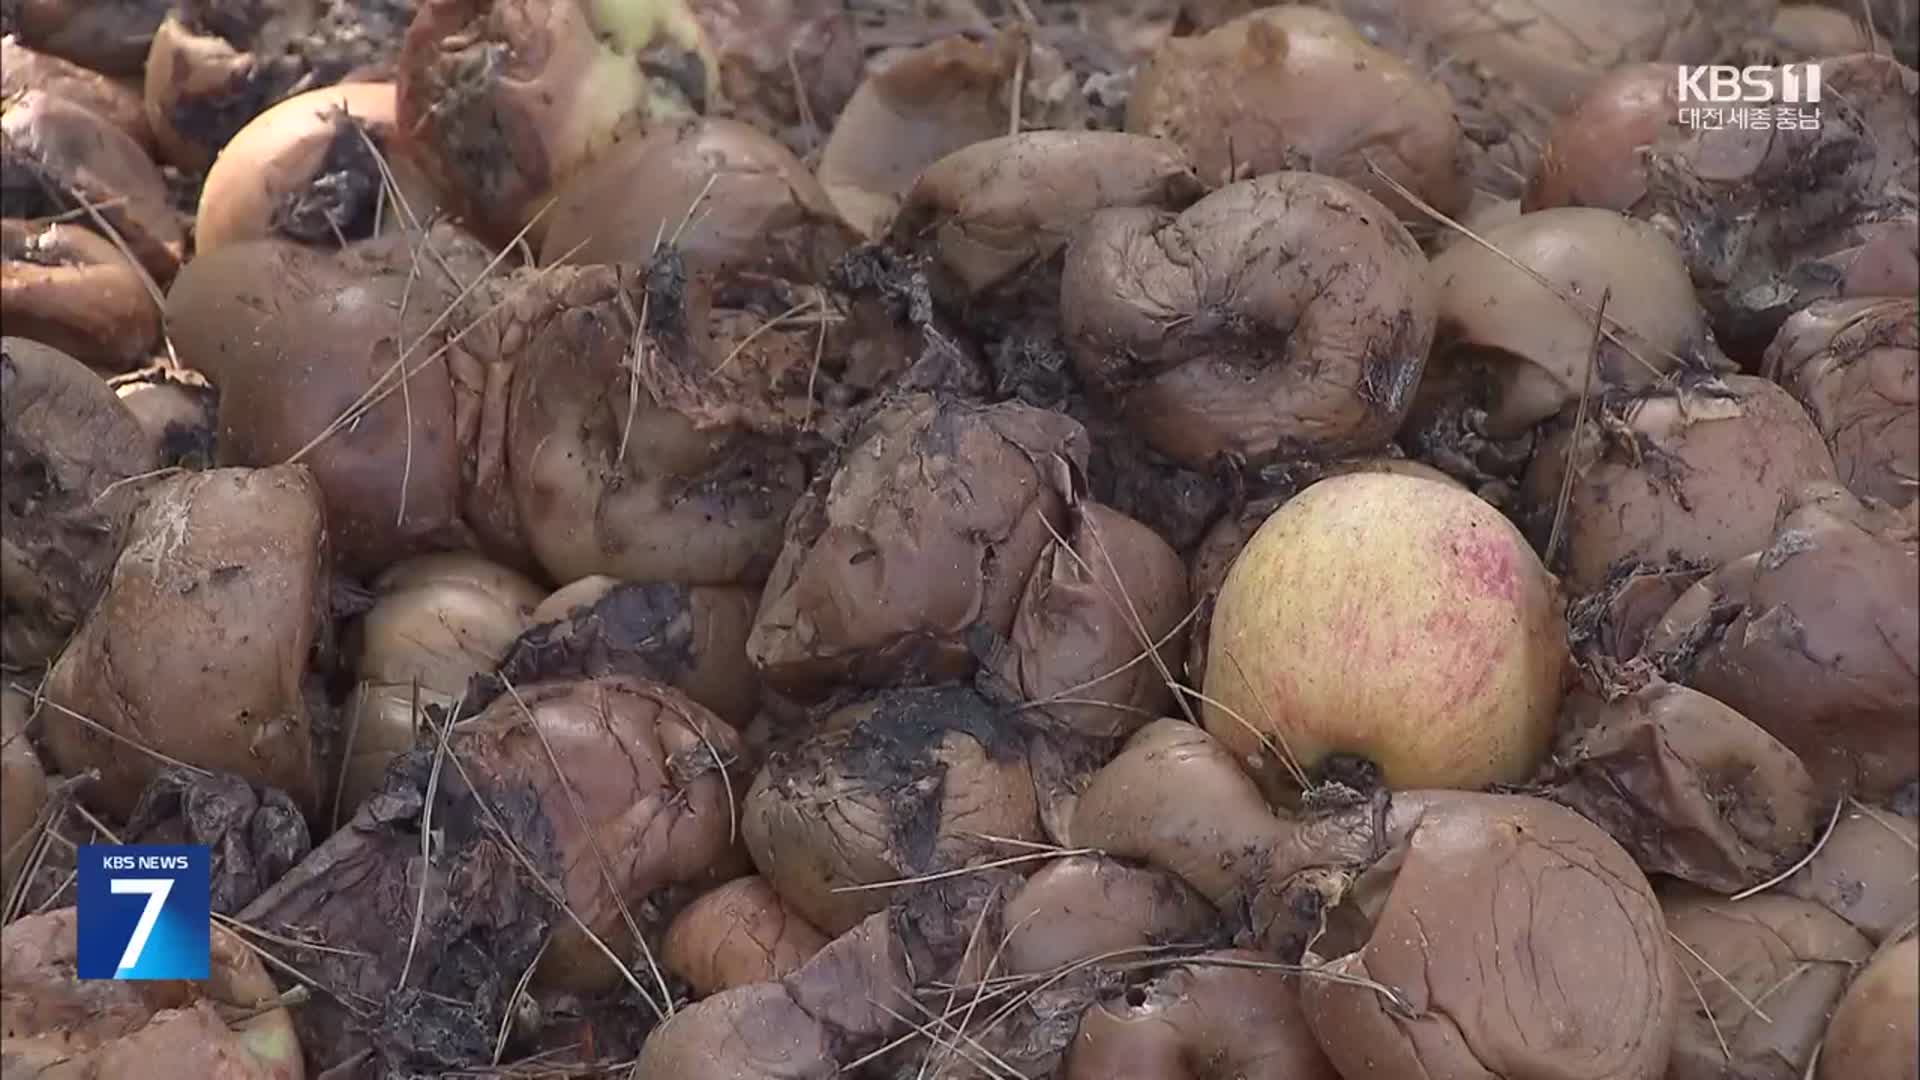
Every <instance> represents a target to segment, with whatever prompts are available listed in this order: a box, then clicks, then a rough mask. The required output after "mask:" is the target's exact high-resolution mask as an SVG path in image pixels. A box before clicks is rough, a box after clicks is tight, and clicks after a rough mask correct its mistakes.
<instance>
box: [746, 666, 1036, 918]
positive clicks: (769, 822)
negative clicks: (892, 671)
mask: <svg viewBox="0 0 1920 1080" xmlns="http://www.w3.org/2000/svg"><path fill="white" fill-rule="evenodd" d="M994 724H995V718H994V716H993V706H992V705H990V704H989V703H988V702H987V700H986V699H985V698H983V697H980V696H979V695H978V694H975V693H974V692H973V691H971V690H967V689H964V688H961V687H941V688H934V689H926V690H893V691H882V692H881V693H880V694H879V695H876V696H875V697H873V698H870V699H867V700H865V701H862V702H859V703H857V704H854V705H850V706H847V707H846V708H843V709H840V710H837V711H836V713H835V714H834V715H833V716H831V717H830V718H829V719H828V720H827V721H826V722H825V725H826V726H825V728H824V730H820V731H817V732H815V733H814V734H812V735H811V736H810V737H809V738H807V739H806V740H805V741H804V742H801V743H800V744H798V745H797V746H795V747H794V748H793V749H792V750H791V751H787V752H778V751H776V752H775V753H773V754H771V755H769V757H768V759H767V763H766V765H765V766H764V767H763V768H762V769H761V770H760V773H759V775H758V776H757V777H755V779H754V782H753V787H752V789H751V790H750V791H748V793H747V795H746V798H745V799H744V800H742V803H741V807H740V815H741V823H740V832H741V835H742V836H743V837H744V838H745V840H746V844H747V850H748V851H749V852H750V853H751V854H752V855H753V861H754V865H755V866H756V867H758V868H759V871H760V873H761V875H762V876H763V877H765V878H766V879H767V882H768V884H770V885H772V886H773V887H774V889H775V890H776V891H778V892H779V894H780V896H781V898H782V899H784V900H785V901H786V902H787V903H788V904H790V905H791V906H792V907H793V908H794V909H795V910H797V911H799V912H800V913H801V914H802V915H803V916H805V917H806V919H807V921H809V922H811V923H812V924H813V925H815V926H817V927H819V928H820V929H821V930H822V931H824V932H826V933H830V934H831V933H844V932H845V931H847V930H848V929H851V928H852V927H853V926H854V925H855V924H857V923H858V922H860V920H861V919H864V918H866V917H867V916H869V915H871V914H873V913H875V912H877V911H881V910H884V909H885V908H886V907H887V904H888V897H887V890H885V889H858V888H847V887H849V886H860V885H870V884H873V883H876V882H881V881H892V880H896V879H899V878H903V877H910V876H915V875H919V874H923V873H927V872H930V871H938V870H951V869H955V868H958V867H962V866H967V865H971V864H975V863H980V862H986V861H988V860H990V859H993V858H995V857H996V856H998V855H999V854H1001V849H1002V848H1003V846H1004V845H1002V844H997V843H995V842H992V841H987V840H984V839H982V837H985V836H996V837H1011V838H1013V839H1014V840H1015V841H1020V840H1028V841H1037V840H1038V839H1039V837H1040V819H1039V810H1038V807H1037V805H1036V802H1035V795H1034V788H1033V777H1032V775H1031V773H1030V772H1029V771H1028V768H1027V760H1026V755H1025V753H1024V750H1025V747H1024V746H1023V745H1021V744H1020V742H1019V737H1018V735H1017V734H1015V733H1013V732H1011V731H1005V730H999V729H996V728H995V726H994Z"/></svg>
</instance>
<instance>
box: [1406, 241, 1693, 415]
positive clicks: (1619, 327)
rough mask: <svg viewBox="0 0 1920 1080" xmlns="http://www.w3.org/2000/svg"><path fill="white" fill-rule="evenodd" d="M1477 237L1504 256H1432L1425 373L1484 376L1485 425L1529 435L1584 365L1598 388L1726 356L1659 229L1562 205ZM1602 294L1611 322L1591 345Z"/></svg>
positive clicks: (1471, 246)
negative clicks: (1434, 302)
mask: <svg viewBox="0 0 1920 1080" xmlns="http://www.w3.org/2000/svg"><path fill="white" fill-rule="evenodd" d="M1482 239H1484V240H1486V241H1487V243H1488V244H1490V245H1492V246H1493V247H1495V248H1497V249H1498V250H1499V251H1500V252H1502V253H1504V255H1505V256H1506V257H1504V258H1503V257H1502V255H1497V254H1494V253H1493V252H1492V251H1489V250H1488V249H1487V248H1486V247H1484V246H1482V245H1480V244H1476V243H1472V242H1467V243H1455V244H1453V245H1451V246H1450V247H1448V248H1447V249H1446V250H1445V251H1443V252H1441V253H1440V254H1439V255H1437V256H1435V257H1434V260H1433V269H1432V279H1433V282H1434V289H1435V292H1436V294H1437V296H1438V305H1439V332H1438V341H1437V344H1436V347H1435V350H1434V359H1433V362H1432V363H1431V364H1429V365H1428V378H1429V381H1430V382H1431V381H1433V380H1434V379H1435V378H1436V377H1445V376H1448V375H1453V376H1455V377H1464V378H1466V379H1467V380H1468V381H1469V382H1472V381H1473V380H1474V379H1476V378H1482V379H1484V385H1481V386H1476V387H1474V388H1473V389H1474V390H1475V392H1476V395H1477V396H1480V397H1482V398H1484V400H1480V401H1478V402H1477V404H1479V405H1480V406H1481V407H1482V408H1484V409H1485V411H1486V416H1485V418H1484V419H1483V420H1482V421H1481V422H1480V424H1479V427H1480V428H1481V429H1482V430H1483V431H1484V433H1485V434H1486V435H1489V436H1493V437H1495V438H1501V439H1505V438H1513V437H1517V436H1520V435H1523V434H1525V433H1526V432H1527V431H1528V430H1529V429H1530V428H1532V427H1534V426H1535V425H1536V424H1538V423H1540V421H1542V420H1545V419H1547V418H1548V417H1550V416H1552V415H1554V414H1555V413H1557V412H1560V411H1561V410H1562V409H1564V408H1566V407H1568V406H1572V405H1574V404H1576V403H1577V402H1578V401H1579V400H1580V395H1581V394H1582V392H1583V391H1584V390H1585V388H1586V386H1587V384H1588V382H1589V379H1588V372H1589V370H1591V372H1592V378H1591V380H1590V381H1591V383H1592V386H1593V393H1595V394H1600V393H1604V392H1605V390H1606V389H1607V388H1608V387H1624V388H1635V389H1637V388H1640V387H1644V386H1648V385H1650V384H1652V383H1654V382H1656V381H1657V380H1658V379H1660V378H1661V377H1662V376H1663V375H1665V374H1666V372H1667V371H1668V370H1669V369H1670V368H1672V367H1673V366H1674V365H1675V364H1676V363H1678V364H1683V365H1685V366H1688V367H1698V368H1703V369H1712V368H1717V367H1725V366H1727V365H1726V360H1725V358H1724V357H1723V356H1721V355H1720V351H1719V348H1718V346H1717V345H1716V344H1715V343H1714V339H1713V334H1712V332H1711V331H1710V330H1709V329H1708V327H1707V320H1706V316H1705V314H1704V313H1703V312H1702V311H1701V310H1700V304H1699V302H1698V301H1697V300H1696V299H1695V298H1694V296H1693V291H1692V287H1691V283H1690V282H1689V281H1688V278H1687V267H1686V264H1685V262H1684V261H1683V260H1682V259H1681V256H1680V252H1679V251H1678V250H1677V249H1676V248H1675V247H1674V245H1673V243H1672V242H1671V241H1669V240H1667V239H1666V238H1665V237H1663V236H1662V235H1661V234H1660V233H1659V232H1658V231H1656V230H1654V229H1653V228H1651V227H1649V226H1646V225H1643V224H1641V223H1639V222H1635V221H1631V220H1629V219H1627V218H1624V217H1621V216H1620V215H1618V214H1614V213H1611V212H1609V211H1604V210H1597V209H1593V208H1590V207H1558V208H1554V209H1549V210H1543V211H1540V212H1538V213H1533V214H1522V215H1520V216H1519V217H1517V218H1515V219H1514V220H1513V221H1511V222H1508V223H1507V224H1505V225H1499V226H1496V227H1494V228H1492V229H1489V230H1487V231H1486V232H1485V233H1483V234H1482ZM1509 260H1511V261H1509ZM1603 295H1604V296H1606V297H1607V298H1608V299H1607V319H1608V322H1609V323H1610V324H1611V326H1612V327H1613V331H1612V336H1611V337H1604V338H1603V339H1602V340H1601V342H1600V344H1599V346H1598V348H1597V350H1596V348H1595V345H1594V340H1593V338H1594V332H1593V325H1594V311H1595V309H1596V308H1597V307H1598V305H1599V299H1600V297H1601V296H1603ZM1568 298H1571V300H1572V302H1570V301H1569V299H1568ZM1455 354H1459V355H1455ZM1476 364H1477V365H1483V366H1484V367H1485V368H1486V369H1487V370H1486V374H1485V375H1484V376H1481V373H1480V372H1479V371H1477V370H1475V366H1476Z"/></svg>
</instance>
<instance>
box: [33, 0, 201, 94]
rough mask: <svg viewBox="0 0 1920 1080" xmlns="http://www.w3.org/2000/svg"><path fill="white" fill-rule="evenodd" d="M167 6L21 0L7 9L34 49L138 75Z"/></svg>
mask: <svg viewBox="0 0 1920 1080" xmlns="http://www.w3.org/2000/svg"><path fill="white" fill-rule="evenodd" d="M170 6H171V3H170V0H137V2H134V3H110V4H102V3H95V2H93V0H21V3H20V4H19V5H18V8H17V10H16V11H9V12H8V14H9V15H10V16H12V17H13V18H14V19H15V20H16V22H15V23H14V30H15V32H17V33H18V34H19V35H20V39H21V40H22V41H24V42H25V43H26V44H28V45H30V46H32V47H33V48H35V49H38V50H40V51H42V52H44V53H47V54H49V55H52V56H58V57H61V58H63V59H65V60H67V61H68V62H70V63H73V64H77V65H79V66H81V67H85V68H91V69H92V70H94V71H98V72H101V73H103V74H106V75H113V76H136V77H137V76H138V75H139V74H140V66H141V65H142V64H144V63H146V59H147V48H148V45H149V43H150V42H151V41H152V40H153V34H154V30H155V29H156V28H158V27H159V25H160V21H161V20H162V19H164V18H166V15H167V9H168V7H170Z"/></svg>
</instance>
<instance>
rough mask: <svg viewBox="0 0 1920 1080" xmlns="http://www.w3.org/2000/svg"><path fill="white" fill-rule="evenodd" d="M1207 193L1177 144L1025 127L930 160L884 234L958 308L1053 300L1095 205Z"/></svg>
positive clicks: (1173, 203) (1181, 203)
mask: <svg viewBox="0 0 1920 1080" xmlns="http://www.w3.org/2000/svg"><path fill="white" fill-rule="evenodd" d="M1204 193H1205V189H1204V188H1203V187H1202V186H1201V184H1200V180H1199V178H1198V177H1196V176H1195V175H1194V173H1193V167H1192V166H1191V165H1190V164H1189V163H1188V161H1187V159H1186V156H1185V155H1184V154H1182V153H1181V152H1180V150H1179V148H1178V147H1176V146H1174V145H1173V144H1171V143H1169V142H1167V141H1165V140H1163V139H1154V138H1149V137H1147V136H1142V135H1131V134H1124V133H1121V132H1116V131H1028V132H1022V133H1021V134H1018V135H1006V136H1001V137H999V138H994V139H986V140H984V141H981V142H977V143H974V144H972V145H970V146H966V147H963V148H961V149H959V150H956V151H954V152H953V153H951V154H948V155H947V156H946V157H943V158H941V159H940V160H939V161H936V162H934V163H932V164H931V165H929V166H928V167H927V169H926V171H924V172H922V173H921V174H920V177H919V179H917V180H915V181H914V184H913V187H912V188H911V189H910V190H909V191H908V192H907V196H906V201H905V203H904V204H903V205H902V206H901V208H900V213H899V214H898V215H897V216H896V217H895V219H894V222H893V226H892V228H891V230H890V237H891V239H892V241H893V242H894V243H895V244H896V245H898V246H900V247H902V248H905V249H909V250H914V251H919V252H923V253H925V254H927V255H929V256H931V258H932V260H933V264H934V274H935V275H936V276H935V279H934V281H933V283H932V284H933V285H934V287H935V288H936V289H937V290H939V293H940V294H941V295H942V298H943V299H946V300H948V301H950V302H952V303H954V304H955V305H956V306H963V307H964V306H967V305H970V304H982V303H986V302H988V301H990V300H993V299H1001V300H1005V301H1008V302H1009V303H1010V304H1011V305H1025V304H1034V305H1044V306H1045V307H1047V308H1051V307H1053V306H1054V305H1056V304H1057V303H1058V301H1059V292H1060V286H1059V274H1058V263H1057V262H1056V261H1055V257H1056V256H1057V255H1059V254H1060V252H1061V251H1063V250H1064V249H1065V248H1066V246H1067V244H1068V242H1069V241H1070V240H1071V239H1072V237H1073V233H1074V231H1075V230H1077V229H1078V228H1079V227H1080V226H1081V225H1082V224H1083V223H1084V222H1085V221H1086V219H1087V218H1088V217H1089V216H1091V215H1092V214H1093V213H1094V212H1095V211H1097V210H1103V209H1106V208H1108V207H1114V206H1148V207H1155V208H1158V209H1164V210H1183V209H1185V208H1186V207H1187V206H1189V205H1190V204H1192V202H1193V201H1194V200H1195V199H1197V198H1199V197H1200V196H1201V195H1202V194H1204Z"/></svg>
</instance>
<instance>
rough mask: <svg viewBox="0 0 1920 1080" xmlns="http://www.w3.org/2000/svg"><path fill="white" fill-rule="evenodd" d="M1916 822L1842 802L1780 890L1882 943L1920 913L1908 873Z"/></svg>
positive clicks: (1919, 894)
mask: <svg viewBox="0 0 1920 1080" xmlns="http://www.w3.org/2000/svg"><path fill="white" fill-rule="evenodd" d="M1916 850H1920V826H1916V825H1915V823H1914V821H1913V819H1912V818H1907V817H1901V816H1900V815H1898V814H1895V813H1892V812H1891V811H1888V810H1885V809H1882V808H1880V807H1875V806H1866V805H1858V806H1855V805H1848V806H1846V807H1844V808H1843V809H1842V810H1841V811H1840V820H1839V821H1837V822H1835V823H1834V826H1833V834H1832V835H1831V836H1829V837H1827V840H1826V843H1824V844H1821V845H1820V850H1819V851H1818V852H1816V853H1815V854H1814V856H1813V860H1812V861H1811V862H1809V863H1807V865H1806V866H1804V867H1802V868H1801V869H1800V870H1799V871H1798V872H1797V873H1795V874H1794V875H1793V876H1792V877H1790V878H1788V879H1787V880H1786V881H1784V882H1781V884H1780V890H1781V891H1782V892H1785V893H1788V894H1790V895H1792V896H1797V897H1799V898H1801V899H1802V900H1811V901H1813V902H1814V903H1816V904H1821V905H1824V906H1825V907H1826V908H1827V910H1829V911H1832V912H1833V913H1834V914H1836V915H1838V916H1840V917H1841V918H1843V919H1845V920H1847V922H1848V923H1850V924H1852V926H1853V928H1854V929H1855V930H1858V931H1860V933H1861V934H1862V935H1864V936H1865V937H1866V939H1867V940H1868V941H1871V942H1873V943H1874V944H1876V945H1878V944H1882V943H1884V942H1885V941H1886V940H1887V939H1888V938H1889V937H1897V936H1898V935H1899V933H1900V931H1901V930H1902V929H1903V928H1905V927H1908V926H1911V925H1913V922H1914V919H1915V917H1916V916H1920V879H1916V878H1915V877H1914V873H1913V871H1914V862H1915V854H1914V853H1915V851H1916Z"/></svg>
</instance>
